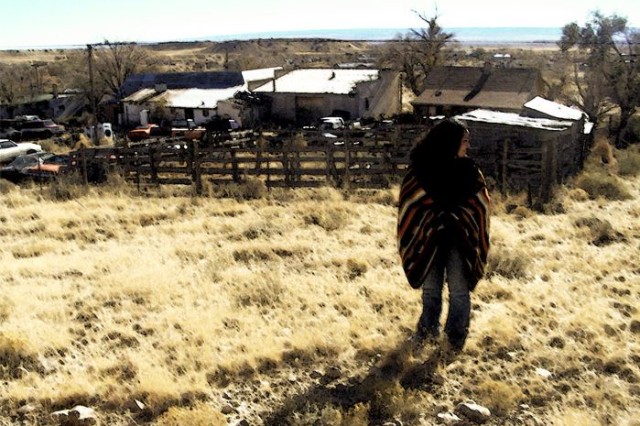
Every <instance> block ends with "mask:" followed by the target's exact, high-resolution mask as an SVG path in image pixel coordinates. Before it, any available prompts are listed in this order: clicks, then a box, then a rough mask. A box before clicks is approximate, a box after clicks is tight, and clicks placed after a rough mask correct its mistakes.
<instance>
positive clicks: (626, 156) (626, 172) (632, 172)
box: [616, 146, 640, 176]
mask: <svg viewBox="0 0 640 426" xmlns="http://www.w3.org/2000/svg"><path fill="white" fill-rule="evenodd" d="M616 157H617V158H618V174H619V175H621V176H636V175H637V174H638V173H640V151H639V147H638V146H634V147H629V148H627V149H625V150H618V151H616Z"/></svg>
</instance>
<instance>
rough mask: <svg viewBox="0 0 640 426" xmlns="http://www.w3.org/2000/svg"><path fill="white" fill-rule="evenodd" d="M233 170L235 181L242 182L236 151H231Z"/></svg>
mask: <svg viewBox="0 0 640 426" xmlns="http://www.w3.org/2000/svg"><path fill="white" fill-rule="evenodd" d="M231 170H232V173H233V181H234V182H235V183H238V182H239V181H240V175H239V173H238V157H237V151H236V150H235V149H232V150H231Z"/></svg>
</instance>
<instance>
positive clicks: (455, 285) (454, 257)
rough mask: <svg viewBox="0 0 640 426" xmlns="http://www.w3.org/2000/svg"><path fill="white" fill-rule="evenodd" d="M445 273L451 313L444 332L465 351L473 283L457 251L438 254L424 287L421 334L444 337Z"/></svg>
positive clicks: (450, 250) (451, 249) (420, 324)
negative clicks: (470, 293) (443, 292)
mask: <svg viewBox="0 0 640 426" xmlns="http://www.w3.org/2000/svg"><path fill="white" fill-rule="evenodd" d="M445 272H446V279H447V284H448V286H449V313H448V315H447V322H446V325H445V328H444V330H445V333H446V334H447V337H448V338H449V342H450V343H451V344H452V345H453V346H457V347H460V348H462V346H463V345H464V341H465V339H466V338H467V333H468V332H469V316H470V313H471V298H470V295H469V284H470V282H469V278H468V277H467V273H466V270H465V267H464V265H463V263H462V258H461V256H460V252H459V251H458V249H456V248H455V247H453V248H449V249H447V250H443V251H440V252H439V253H438V256H437V257H436V259H435V260H434V264H433V265H432V266H431V270H430V271H429V274H428V275H427V277H426V278H425V280H424V282H423V283H422V315H420V320H419V321H418V333H419V334H421V335H423V336H424V337H436V336H438V335H439V333H440V314H441V312H442V288H443V285H444V281H445Z"/></svg>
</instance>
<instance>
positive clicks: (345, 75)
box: [254, 69, 380, 95]
mask: <svg viewBox="0 0 640 426" xmlns="http://www.w3.org/2000/svg"><path fill="white" fill-rule="evenodd" d="M379 78H380V73H379V71H378V70H366V69H358V70H352V69H349V70H346V69H303V70H294V71H291V72H289V73H287V74H285V75H283V76H281V77H279V78H277V79H276V81H275V91H276V92H280V93H334V94H340V95H346V94H349V93H350V92H351V91H353V89H354V88H355V87H356V84H358V83H361V82H365V81H372V80H377V79H379ZM254 91H255V92H273V91H274V88H273V82H268V83H266V84H264V85H262V86H260V87H258V88H256V89H255V90H254Z"/></svg>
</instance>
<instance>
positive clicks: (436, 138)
mask: <svg viewBox="0 0 640 426" xmlns="http://www.w3.org/2000/svg"><path fill="white" fill-rule="evenodd" d="M468 131H469V129H468V128H467V126H466V125H465V124H464V123H463V122H461V121H460V120H458V119H456V118H447V119H446V120H444V121H441V122H440V123H438V124H437V125H436V126H435V127H434V128H433V129H431V131H429V133H427V135H426V136H425V137H424V138H423V139H422V140H421V141H420V142H418V144H417V145H416V146H415V148H413V150H411V155H410V159H411V163H412V164H414V165H419V164H427V163H431V164H441V163H442V162H443V161H444V162H447V161H449V160H453V159H454V158H455V157H456V155H457V154H458V150H459V149H460V143H461V142H462V137H463V136H464V134H465V133H466V132H468Z"/></svg>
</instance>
